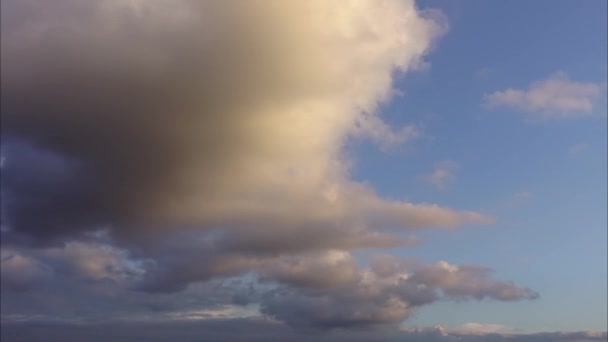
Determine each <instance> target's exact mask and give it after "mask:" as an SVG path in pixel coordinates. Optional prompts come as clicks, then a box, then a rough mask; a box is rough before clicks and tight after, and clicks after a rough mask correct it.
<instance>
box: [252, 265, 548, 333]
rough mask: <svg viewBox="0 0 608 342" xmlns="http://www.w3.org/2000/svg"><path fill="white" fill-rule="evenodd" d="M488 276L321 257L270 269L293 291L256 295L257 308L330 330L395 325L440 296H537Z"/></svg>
mask: <svg viewBox="0 0 608 342" xmlns="http://www.w3.org/2000/svg"><path fill="white" fill-rule="evenodd" d="M319 270H323V273H319ZM489 272H490V270H489V269H485V268H482V267H478V266H469V265H450V264H448V263H446V262H438V263H436V264H430V265H426V264H422V263H419V262H415V261H412V260H401V259H397V258H395V257H392V256H386V255H378V256H375V257H373V258H372V260H371V262H370V268H369V269H366V268H363V269H359V270H357V271H356V272H354V270H353V265H352V261H351V260H350V258H348V257H347V256H346V255H344V254H332V255H331V256H330V255H325V256H324V257H322V258H320V260H316V263H313V266H310V265H309V264H306V263H301V264H296V265H294V266H291V267H284V268H282V269H281V268H279V269H276V270H275V273H274V276H275V277H274V280H275V281H277V282H279V283H285V284H294V283H296V285H297V287H279V288H277V289H274V290H271V291H269V292H268V293H267V294H266V295H265V296H263V297H262V301H261V309H262V312H263V313H265V314H268V315H270V316H273V317H275V318H277V319H279V320H281V321H285V322H287V323H288V324H290V325H294V326H305V327H313V328H321V329H331V328H339V327H349V326H366V325H371V326H373V325H386V324H396V323H398V322H401V321H403V320H404V319H406V318H407V317H408V315H409V314H410V313H411V312H412V310H413V309H414V308H415V307H418V306H422V305H426V304H430V303H432V302H434V301H436V300H438V299H440V298H442V297H444V298H446V299H469V298H474V299H483V298H492V299H497V300H503V301H511V300H522V299H535V298H537V297H538V294H537V293H536V292H534V291H532V290H530V289H527V288H521V287H517V286H515V285H514V284H513V283H511V282H503V281H498V280H494V279H492V278H491V277H490V276H489ZM323 276H324V277H327V278H326V279H323V278H321V277H323ZM328 284H331V285H332V287H331V288H328ZM320 289H323V290H324V291H319V290H320Z"/></svg>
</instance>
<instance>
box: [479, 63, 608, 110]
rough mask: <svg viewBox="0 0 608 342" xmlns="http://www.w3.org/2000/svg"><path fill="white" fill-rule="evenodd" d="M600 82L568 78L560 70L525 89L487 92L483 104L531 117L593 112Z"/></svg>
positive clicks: (598, 96)
mask: <svg viewBox="0 0 608 342" xmlns="http://www.w3.org/2000/svg"><path fill="white" fill-rule="evenodd" d="M603 87H605V85H603V84H599V83H592V82H576V81H571V80H570V79H569V78H568V76H567V75H566V74H565V73H563V72H557V73H555V74H553V75H551V76H549V77H548V78H547V79H545V80H540V81H536V82H533V83H532V84H530V86H529V87H528V88H527V89H513V88H509V89H506V90H502V91H496V92H494V93H492V94H487V95H485V97H484V106H485V107H486V108H489V109H494V108H499V107H505V108H511V109H514V110H517V111H521V112H525V113H528V115H529V116H530V118H532V119H541V120H549V119H567V118H575V117H582V116H590V115H593V114H595V110H596V109H597V107H598V105H599V103H598V102H599V101H598V100H599V99H600V96H601V94H602V88H603Z"/></svg>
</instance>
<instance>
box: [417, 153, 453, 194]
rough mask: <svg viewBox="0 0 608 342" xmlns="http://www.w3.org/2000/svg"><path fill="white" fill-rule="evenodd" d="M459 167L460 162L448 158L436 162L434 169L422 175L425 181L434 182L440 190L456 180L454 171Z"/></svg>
mask: <svg viewBox="0 0 608 342" xmlns="http://www.w3.org/2000/svg"><path fill="white" fill-rule="evenodd" d="M458 168H459V166H458V164H456V163H455V162H453V161H450V160H446V161H442V162H439V163H436V164H435V167H434V168H433V171H431V172H430V173H427V174H423V175H421V176H420V179H422V180H423V181H425V182H427V183H429V184H432V185H433V186H435V188H437V189H438V190H445V189H447V188H448V186H449V185H450V184H452V183H453V182H454V172H455V171H456V170H457V169H458Z"/></svg>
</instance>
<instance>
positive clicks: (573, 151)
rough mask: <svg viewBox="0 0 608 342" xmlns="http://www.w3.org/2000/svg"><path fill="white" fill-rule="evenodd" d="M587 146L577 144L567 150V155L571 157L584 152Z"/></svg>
mask: <svg viewBox="0 0 608 342" xmlns="http://www.w3.org/2000/svg"><path fill="white" fill-rule="evenodd" d="M588 147H589V146H588V145H587V144H586V143H578V144H576V145H573V146H571V147H570V148H569V149H568V154H569V155H571V156H573V155H577V154H580V153H582V152H584V151H585V150H586V149H587V148H588Z"/></svg>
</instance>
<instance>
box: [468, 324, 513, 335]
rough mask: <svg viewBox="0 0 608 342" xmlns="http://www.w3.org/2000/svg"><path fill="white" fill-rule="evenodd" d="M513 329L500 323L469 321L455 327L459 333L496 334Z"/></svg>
mask: <svg viewBox="0 0 608 342" xmlns="http://www.w3.org/2000/svg"><path fill="white" fill-rule="evenodd" d="M511 330H513V329H512V328H509V327H507V326H504V325H501V324H493V323H476V322H469V323H465V324H463V325H462V326H461V327H460V328H459V329H457V331H458V333H460V334H479V335H481V334H496V333H506V332H509V331H511Z"/></svg>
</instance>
